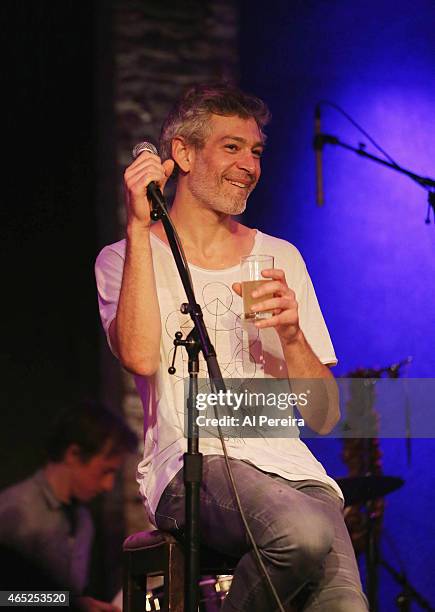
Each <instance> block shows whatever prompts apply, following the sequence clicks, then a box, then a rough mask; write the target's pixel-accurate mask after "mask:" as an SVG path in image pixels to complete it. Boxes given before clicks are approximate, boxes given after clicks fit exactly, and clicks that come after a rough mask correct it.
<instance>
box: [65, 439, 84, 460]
mask: <svg viewBox="0 0 435 612" xmlns="http://www.w3.org/2000/svg"><path fill="white" fill-rule="evenodd" d="M63 460H64V462H65V463H66V464H67V465H76V464H77V463H82V462H83V461H82V454H81V451H80V446H79V445H78V444H70V445H69V446H68V448H67V449H66V451H65V454H64V456H63Z"/></svg>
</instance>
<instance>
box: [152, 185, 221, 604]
mask: <svg viewBox="0 0 435 612" xmlns="http://www.w3.org/2000/svg"><path fill="white" fill-rule="evenodd" d="M148 196H149V198H150V199H151V202H152V211H151V218H152V219H153V220H155V221H156V220H158V219H161V221H162V224H163V227H164V229H165V232H166V236H167V238H168V242H169V246H170V247H171V251H172V254H173V256H174V260H175V264H176V266H177V269H178V273H179V275H180V278H181V282H182V284H183V287H184V291H185V293H186V297H187V299H188V303H186V304H182V305H181V308H180V310H181V312H182V313H183V314H189V315H190V318H191V319H192V321H193V324H194V329H193V330H192V331H191V332H190V333H189V335H188V336H187V338H186V339H185V340H182V334H181V332H177V333H176V334H175V340H174V345H175V349H177V347H178V346H183V347H184V348H185V349H186V350H187V354H188V357H189V397H188V398H187V414H188V424H187V425H188V426H187V434H188V436H187V453H185V454H184V457H183V460H184V484H185V487H186V527H185V530H186V539H185V547H186V573H185V591H184V611H185V612H197V611H198V603H199V566H200V559H199V546H200V536H199V516H200V513H199V506H200V504H199V502H200V497H199V492H200V486H201V480H202V455H201V453H200V452H199V444H198V438H199V436H198V427H197V425H196V419H195V418H194V414H195V410H194V408H195V406H196V395H197V391H198V370H199V358H198V356H199V351H202V354H203V355H204V359H205V360H206V362H207V367H208V373H209V378H210V380H211V382H212V384H213V386H214V388H215V389H217V390H218V391H219V390H222V391H224V392H226V388H225V384H224V381H223V378H222V374H221V371H220V368H219V364H218V362H217V358H216V352H215V350H214V347H213V345H212V344H211V341H210V338H209V335H208V332H207V329H206V327H205V324H204V318H203V314H202V311H201V307H200V306H199V304H197V303H196V299H195V294H194V291H193V287H192V284H191V281H190V274H189V272H188V269H187V267H186V266H185V263H184V261H183V257H182V254H181V248H180V241H179V238H178V236H177V235H176V232H175V229H174V227H173V225H172V222H171V220H170V219H169V214H168V211H167V209H166V202H165V199H164V198H163V195H162V193H161V192H160V190H159V189H158V188H157V187H156V185H153V184H151V185H150V187H149V188H148ZM174 360H175V353H174ZM174 360H173V362H172V366H171V367H170V368H169V373H170V374H173V373H174V372H175V368H174Z"/></svg>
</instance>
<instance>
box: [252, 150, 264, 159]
mask: <svg viewBox="0 0 435 612" xmlns="http://www.w3.org/2000/svg"><path fill="white" fill-rule="evenodd" d="M252 154H253V155H255V157H259V158H260V157H261V156H262V155H263V150H262V149H256V150H255V151H252Z"/></svg>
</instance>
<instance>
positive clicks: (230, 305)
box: [165, 282, 264, 384]
mask: <svg viewBox="0 0 435 612" xmlns="http://www.w3.org/2000/svg"><path fill="white" fill-rule="evenodd" d="M198 301H199V303H200V306H201V308H202V312H203V315H204V322H205V325H206V328H207V331H208V333H209V336H210V341H211V343H212V344H213V346H214V348H215V350H216V354H217V357H218V361H219V366H220V368H221V371H222V376H223V377H224V378H226V379H228V378H234V379H244V380H245V381H248V380H249V379H253V378H258V377H261V376H262V374H261V372H262V369H263V361H264V359H263V351H262V343H261V340H260V335H259V330H258V329H257V328H256V327H255V326H254V325H252V323H248V322H245V321H244V320H243V318H242V316H241V314H240V312H236V310H235V304H234V294H233V291H232V289H231V288H230V287H229V286H228V285H226V284H225V283H222V282H211V283H207V284H205V285H204V287H203V289H202V292H201V298H200V299H199V300H198ZM192 329H193V322H192V320H191V318H190V317H189V316H188V315H183V314H181V313H180V312H179V311H173V312H171V313H170V314H169V315H168V316H167V318H166V321H165V332H166V334H167V335H168V336H169V337H170V338H171V339H172V340H173V339H174V337H175V333H176V332H177V331H181V332H182V333H183V338H185V337H186V336H187V335H188V334H189V332H190V331H191V330H192ZM173 353H174V348H172V349H171V350H170V352H169V354H168V355H167V363H168V364H171V363H172V359H173ZM187 365H188V357H187V352H186V351H185V349H184V348H182V347H179V348H178V349H177V356H176V360H175V368H176V373H175V374H174V379H175V380H176V383H175V384H180V383H181V384H183V380H184V378H185V377H187V376H188V369H187ZM199 376H200V378H204V379H205V378H207V376H208V372H207V366H206V363H205V360H204V358H203V356H202V353H201V354H200V373H199Z"/></svg>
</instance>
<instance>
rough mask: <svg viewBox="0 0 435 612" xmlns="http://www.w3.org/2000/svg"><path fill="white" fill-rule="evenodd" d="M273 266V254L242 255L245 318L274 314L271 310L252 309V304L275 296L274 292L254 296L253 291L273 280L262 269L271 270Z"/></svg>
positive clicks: (253, 318)
mask: <svg viewBox="0 0 435 612" xmlns="http://www.w3.org/2000/svg"><path fill="white" fill-rule="evenodd" d="M273 267H274V260H273V255H247V256H246V257H242V259H241V262H240V268H241V274H242V297H243V311H244V318H245V319H248V320H250V321H257V320H259V319H267V318H269V317H271V316H272V314H271V313H270V312H255V310H251V306H254V305H255V304H258V303H259V302H263V301H264V300H268V299H270V298H271V297H273V294H272V293H271V294H270V295H262V296H261V297H259V298H253V297H252V292H253V291H255V290H256V289H258V288H259V287H261V285H263V284H264V283H267V282H270V281H271V280H272V279H270V278H264V276H263V275H262V271H263V270H270V269H271V268H273Z"/></svg>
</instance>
